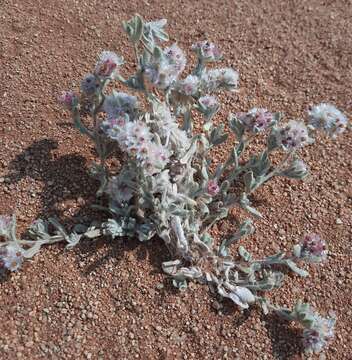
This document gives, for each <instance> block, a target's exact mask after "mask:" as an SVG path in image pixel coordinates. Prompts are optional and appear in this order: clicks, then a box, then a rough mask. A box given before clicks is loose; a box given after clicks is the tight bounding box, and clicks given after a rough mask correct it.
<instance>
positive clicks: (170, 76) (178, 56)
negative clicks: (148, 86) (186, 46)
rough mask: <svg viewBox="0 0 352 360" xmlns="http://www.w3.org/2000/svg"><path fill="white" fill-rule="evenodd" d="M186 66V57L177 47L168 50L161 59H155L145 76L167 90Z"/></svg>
mask: <svg viewBox="0 0 352 360" xmlns="http://www.w3.org/2000/svg"><path fill="white" fill-rule="evenodd" d="M185 66H186V57H185V55H184V53H183V51H182V50H181V49H180V48H179V47H178V46H177V45H176V44H173V45H172V46H170V47H168V48H166V49H165V50H164V51H163V53H162V54H161V56H160V58H158V59H156V58H153V59H152V60H151V61H150V63H148V64H147V65H146V66H145V69H144V74H145V76H146V77H147V79H148V80H149V81H150V82H151V83H152V84H154V85H155V86H157V87H159V88H160V89H166V88H168V87H169V86H170V85H172V84H173V83H174V82H175V81H176V80H177V78H178V77H179V75H180V74H181V73H182V71H183V70H184V68H185Z"/></svg>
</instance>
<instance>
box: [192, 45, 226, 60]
mask: <svg viewBox="0 0 352 360" xmlns="http://www.w3.org/2000/svg"><path fill="white" fill-rule="evenodd" d="M192 50H194V51H196V52H197V53H198V56H199V57H200V58H202V59H203V60H205V61H216V60H219V59H220V58H221V53H220V50H219V48H218V47H217V46H216V45H215V44H214V43H211V42H208V41H199V42H197V43H195V44H193V45H192Z"/></svg>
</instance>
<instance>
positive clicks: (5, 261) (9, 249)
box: [0, 243, 23, 271]
mask: <svg viewBox="0 0 352 360" xmlns="http://www.w3.org/2000/svg"><path fill="white" fill-rule="evenodd" d="M0 263H1V264H2V266H3V267H5V268H6V269H7V270H10V271H16V270H18V269H19V268H20V267H21V265H22V263H23V250H22V249H21V248H20V247H19V246H18V245H17V244H16V243H10V244H7V245H6V246H4V247H2V248H1V250H0Z"/></svg>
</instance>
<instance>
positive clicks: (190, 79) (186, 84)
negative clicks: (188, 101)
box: [179, 75, 199, 96]
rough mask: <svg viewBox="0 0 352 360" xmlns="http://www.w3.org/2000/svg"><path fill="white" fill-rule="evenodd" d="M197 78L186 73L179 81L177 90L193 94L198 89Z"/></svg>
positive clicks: (189, 94) (188, 94)
mask: <svg viewBox="0 0 352 360" xmlns="http://www.w3.org/2000/svg"><path fill="white" fill-rule="evenodd" d="M198 85H199V78H198V77H197V76H194V75H188V76H187V77H186V79H184V80H182V81H180V82H179V90H180V91H181V92H182V93H184V94H185V95H187V96H192V95H195V94H196V93H197V91H198Z"/></svg>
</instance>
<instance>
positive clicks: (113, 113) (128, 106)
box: [103, 91, 138, 119]
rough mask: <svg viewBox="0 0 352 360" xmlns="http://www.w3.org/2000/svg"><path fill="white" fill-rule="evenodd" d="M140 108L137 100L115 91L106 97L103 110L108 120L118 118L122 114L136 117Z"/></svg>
mask: <svg viewBox="0 0 352 360" xmlns="http://www.w3.org/2000/svg"><path fill="white" fill-rule="evenodd" d="M137 107H138V103H137V98H136V97H135V96H131V95H128V94H125V93H122V92H117V91H113V93H112V95H109V96H106V98H105V100H104V104H103V109H104V111H105V112H106V113H107V115H108V118H113V119H115V118H118V117H119V116H120V115H121V114H124V113H126V114H128V115H129V116H130V117H131V118H133V117H134V115H135V113H136V110H137Z"/></svg>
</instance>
